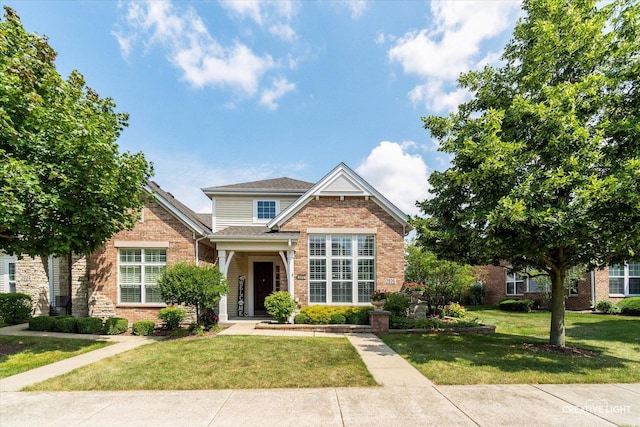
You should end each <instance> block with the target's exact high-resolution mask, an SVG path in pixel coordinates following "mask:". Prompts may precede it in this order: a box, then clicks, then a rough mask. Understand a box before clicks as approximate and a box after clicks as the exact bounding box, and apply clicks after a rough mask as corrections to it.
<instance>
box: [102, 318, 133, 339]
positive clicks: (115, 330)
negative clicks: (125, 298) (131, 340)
mask: <svg viewBox="0 0 640 427" xmlns="http://www.w3.org/2000/svg"><path fill="white" fill-rule="evenodd" d="M127 329H129V321H128V320H127V319H124V318H122V317H110V318H108V319H107V320H106V321H105V322H104V332H105V334H107V335H120V334H123V333H125V332H127Z"/></svg>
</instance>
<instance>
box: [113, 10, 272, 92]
mask: <svg viewBox="0 0 640 427" xmlns="http://www.w3.org/2000/svg"><path fill="white" fill-rule="evenodd" d="M241 3H242V4H246V3H251V2H241ZM236 7H238V6H236ZM245 7H247V8H250V7H252V6H250V5H246V6H245ZM124 20H125V23H126V24H127V26H128V28H129V30H130V32H131V34H129V35H126V34H125V33H124V31H122V30H119V31H117V32H114V35H115V36H116V37H117V39H118V43H119V44H120V47H121V51H122V53H123V55H124V56H127V55H128V54H130V53H131V50H132V44H131V42H132V41H133V40H135V39H136V38H137V37H146V43H147V44H148V45H152V44H156V43H157V44H160V45H161V46H162V47H164V48H165V49H166V50H167V57H168V59H169V61H170V62H171V63H172V64H173V65H174V66H175V67H176V68H178V69H179V70H181V71H182V78H183V79H184V80H185V81H187V82H189V83H190V84H192V85H193V86H196V87H203V86H213V87H227V88H231V89H234V90H236V91H238V92H240V93H242V94H245V95H250V96H251V95H254V94H255V93H256V92H257V90H258V87H259V84H260V81H261V79H262V77H263V76H264V74H265V73H267V72H268V71H269V70H271V69H273V68H275V67H276V62H275V61H274V60H273V58H272V57H271V56H270V55H262V56H260V55H257V54H256V53H254V52H253V51H252V50H251V49H250V48H249V47H248V46H246V45H244V44H242V43H240V42H239V41H236V42H234V43H233V44H232V45H230V46H223V45H221V44H220V43H218V41H217V40H216V39H215V38H213V37H212V36H211V34H210V32H209V30H208V29H207V27H206V25H205V23H204V21H203V20H202V19H201V18H200V17H199V16H198V15H197V13H196V12H195V11H194V10H193V9H187V10H186V11H185V12H181V11H178V10H176V9H175V8H174V6H173V4H172V3H171V2H170V1H148V2H144V3H136V2H132V3H129V4H128V9H127V13H126V15H125V17H124Z"/></svg>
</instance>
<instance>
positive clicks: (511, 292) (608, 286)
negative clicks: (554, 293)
mask: <svg viewBox="0 0 640 427" xmlns="http://www.w3.org/2000/svg"><path fill="white" fill-rule="evenodd" d="M479 270H480V271H481V275H482V276H483V284H484V287H485V298H484V302H485V303H486V304H497V303H498V302H499V301H500V300H501V299H505V298H515V299H521V298H528V299H533V300H539V301H540V302H541V303H542V305H543V306H544V305H547V304H548V298H549V293H548V292H545V289H543V287H542V286H541V285H540V284H539V283H538V282H537V281H536V280H535V278H529V277H526V276H525V275H523V274H518V273H515V272H512V271H510V270H509V269H508V268H507V266H483V267H479ZM630 296H640V262H637V261H629V262H627V263H624V264H622V265H612V266H609V267H607V268H605V269H603V270H596V271H591V272H587V273H585V277H584V278H583V280H579V281H576V282H573V283H571V285H570V286H569V288H568V289H567V298H566V299H565V304H566V307H567V309H569V310H589V309H591V308H593V307H594V306H595V304H596V302H598V301H600V300H609V301H613V302H617V301H620V300H621V299H624V298H626V297H630Z"/></svg>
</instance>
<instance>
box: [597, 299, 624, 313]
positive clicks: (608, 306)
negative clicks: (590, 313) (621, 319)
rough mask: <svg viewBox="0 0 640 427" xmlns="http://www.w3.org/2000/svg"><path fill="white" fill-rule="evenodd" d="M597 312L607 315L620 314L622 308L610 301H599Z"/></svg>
mask: <svg viewBox="0 0 640 427" xmlns="http://www.w3.org/2000/svg"><path fill="white" fill-rule="evenodd" d="M596 310H598V311H601V312H603V313H607V314H619V313H620V307H618V306H617V305H615V304H614V303H613V302H611V301H608V300H602V301H598V302H597V303H596Z"/></svg>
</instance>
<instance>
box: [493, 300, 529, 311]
mask: <svg viewBox="0 0 640 427" xmlns="http://www.w3.org/2000/svg"><path fill="white" fill-rule="evenodd" d="M532 305H533V300H530V299H505V300H502V301H500V310H504V311H521V312H523V313H529V312H530V311H531V306H532Z"/></svg>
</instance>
